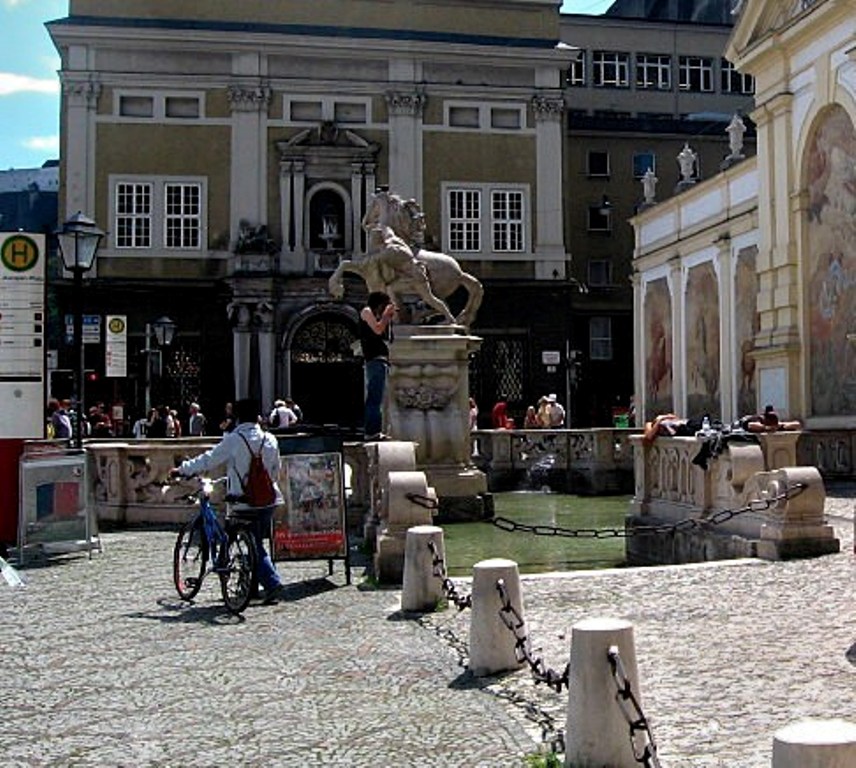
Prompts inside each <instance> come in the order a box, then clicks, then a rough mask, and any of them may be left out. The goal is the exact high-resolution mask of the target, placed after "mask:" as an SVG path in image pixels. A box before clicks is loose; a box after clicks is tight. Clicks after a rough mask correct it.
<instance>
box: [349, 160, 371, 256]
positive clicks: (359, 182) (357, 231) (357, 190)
mask: <svg viewBox="0 0 856 768" xmlns="http://www.w3.org/2000/svg"><path fill="white" fill-rule="evenodd" d="M364 171H365V169H364V167H363V164H362V163H356V162H355V163H351V204H352V211H353V214H352V216H351V228H352V232H353V235H352V241H353V246H352V248H351V250H352V251H353V254H354V256H361V255H362V254H364V253H365V248H363V227H362V218H363V205H364V199H365V198H364V194H366V193H367V194H371V193H372V192H373V191H374V187H372V188H371V189H366V188H365V187H364V186H363V185H364V179H365V177H364Z"/></svg>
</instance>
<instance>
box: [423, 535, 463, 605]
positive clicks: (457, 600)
mask: <svg viewBox="0 0 856 768" xmlns="http://www.w3.org/2000/svg"><path fill="white" fill-rule="evenodd" d="M428 549H430V550H431V555H432V556H433V558H434V559H433V561H432V563H431V566H432V569H433V570H432V573H433V574H434V576H436V577H437V578H438V579H440V580H441V582H442V584H443V592H444V593H445V595H446V599H447V600H448V601H449V602H450V603H453V604H454V606H455V607H456V608H457V609H458V610H459V611H463V610H464V608H472V605H473V596H472V595H463V594H461V593H460V592H458V588H457V587H456V586H455V582H454V581H452V580H451V579H450V578H449V577H448V576H447V575H446V561H445V560H444V559H443V556H442V555H441V554H440V552H439V550H438V549H437V545H436V544H435V543H434V542H433V541H431V540H429V541H428Z"/></svg>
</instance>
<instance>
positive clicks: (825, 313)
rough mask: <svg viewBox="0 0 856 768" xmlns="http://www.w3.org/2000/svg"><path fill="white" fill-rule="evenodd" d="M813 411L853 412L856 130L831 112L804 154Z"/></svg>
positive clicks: (841, 111) (855, 391)
mask: <svg viewBox="0 0 856 768" xmlns="http://www.w3.org/2000/svg"><path fill="white" fill-rule="evenodd" d="M805 173H806V188H807V193H808V206H809V207H808V212H807V217H808V222H807V227H806V234H807V241H806V254H807V258H806V259H805V260H804V265H805V266H804V269H805V270H806V273H807V274H806V284H807V287H806V290H807V312H806V316H807V322H808V326H809V327H808V334H807V335H808V345H809V359H808V369H809V388H810V396H811V406H810V412H811V414H812V415H814V416H843V415H851V414H853V413H854V412H856V132H854V130H853V123H852V121H851V120H850V117H849V116H848V114H847V113H846V112H845V111H844V109H843V108H841V107H837V106H836V107H833V108H832V109H830V110H829V111H828V112H827V113H826V114H825V115H824V116H823V117H822V118H821V120H820V121H819V125H818V128H817V131H816V132H815V135H814V137H813V139H812V140H811V141H810V143H809V145H808V148H807V154H806V168H805Z"/></svg>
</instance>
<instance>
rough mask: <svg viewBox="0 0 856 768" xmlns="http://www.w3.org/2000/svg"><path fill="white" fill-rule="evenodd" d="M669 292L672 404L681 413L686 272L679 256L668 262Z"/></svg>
mask: <svg viewBox="0 0 856 768" xmlns="http://www.w3.org/2000/svg"><path fill="white" fill-rule="evenodd" d="M667 280H668V284H669V293H670V294H671V296H672V371H673V375H672V387H673V389H672V406H673V407H674V409H675V411H674V412H675V413H677V414H679V415H682V414H685V413H686V412H687V386H686V380H685V379H686V377H685V376H684V373H683V372H684V371H685V370H686V355H684V350H685V348H686V347H685V345H684V336H683V334H684V328H685V327H686V324H685V322H684V291H685V290H686V273H685V270H684V269H683V268H682V264H681V259H680V257H679V256H677V257H675V258H673V259H672V260H671V261H670V262H669V274H668V275H667Z"/></svg>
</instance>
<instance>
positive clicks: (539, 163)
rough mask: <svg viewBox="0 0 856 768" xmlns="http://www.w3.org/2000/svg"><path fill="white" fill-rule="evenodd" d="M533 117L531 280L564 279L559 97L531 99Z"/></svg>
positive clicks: (562, 107)
mask: <svg viewBox="0 0 856 768" xmlns="http://www.w3.org/2000/svg"><path fill="white" fill-rule="evenodd" d="M532 111H533V113H534V115H535V146H536V150H535V152H536V182H535V200H534V201H533V207H534V209H535V224H536V227H537V230H536V232H535V243H537V245H536V248H535V277H536V278H537V279H541V280H564V279H565V277H566V274H565V271H566V262H567V258H566V253H565V244H564V235H563V230H562V225H563V222H564V216H563V215H562V129H563V126H562V118H563V116H564V114H565V102H564V100H563V99H562V97H561V96H554V95H538V96H536V97H535V98H534V99H532Z"/></svg>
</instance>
